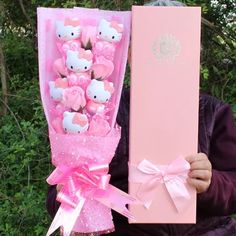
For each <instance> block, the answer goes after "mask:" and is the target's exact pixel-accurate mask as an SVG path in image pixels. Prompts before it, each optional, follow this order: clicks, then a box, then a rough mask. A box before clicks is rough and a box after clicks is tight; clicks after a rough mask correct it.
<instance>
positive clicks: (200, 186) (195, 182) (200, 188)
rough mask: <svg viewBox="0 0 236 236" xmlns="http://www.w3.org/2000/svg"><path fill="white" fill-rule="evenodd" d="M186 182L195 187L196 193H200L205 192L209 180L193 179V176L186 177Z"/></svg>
mask: <svg viewBox="0 0 236 236" xmlns="http://www.w3.org/2000/svg"><path fill="white" fill-rule="evenodd" d="M187 182H188V183H189V184H190V185H191V186H193V187H194V188H196V190H197V193H202V192H205V191H206V190H207V189H208V187H209V185H210V184H209V182H207V181H204V180H201V179H193V178H188V179H187Z"/></svg>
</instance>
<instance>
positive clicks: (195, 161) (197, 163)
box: [186, 153, 212, 171]
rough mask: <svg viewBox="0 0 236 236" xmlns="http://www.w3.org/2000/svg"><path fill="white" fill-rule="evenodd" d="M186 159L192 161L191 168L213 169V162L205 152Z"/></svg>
mask: <svg viewBox="0 0 236 236" xmlns="http://www.w3.org/2000/svg"><path fill="white" fill-rule="evenodd" d="M186 160H187V161H188V162H189V163H190V166H191V170H210V171H211V169H212V166H211V163H210V161H209V160H208V157H207V156H206V155H205V154H204V153H198V154H196V155H192V156H188V157H186Z"/></svg>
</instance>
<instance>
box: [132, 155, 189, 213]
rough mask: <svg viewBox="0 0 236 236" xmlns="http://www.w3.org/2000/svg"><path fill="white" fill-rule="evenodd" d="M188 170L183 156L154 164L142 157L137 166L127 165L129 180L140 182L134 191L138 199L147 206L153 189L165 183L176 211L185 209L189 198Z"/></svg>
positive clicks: (151, 198)
mask: <svg viewBox="0 0 236 236" xmlns="http://www.w3.org/2000/svg"><path fill="white" fill-rule="evenodd" d="M189 170H190V164H189V163H188V162H187V161H186V160H185V159H183V158H177V159H175V160H174V161H173V162H171V163H170V164H169V165H165V166H163V165H162V166H161V165H154V164H153V163H151V162H150V161H148V160H146V159H144V160H143V161H141V162H140V163H139V165H138V166H135V165H130V166H129V181H130V182H133V183H140V184H141V186H140V187H139V189H138V192H137V193H136V196H137V198H138V199H139V200H141V201H142V202H143V203H144V206H145V207H146V208H149V207H150V205H151V203H152V200H153V199H154V198H155V197H158V196H155V191H156V188H157V187H158V185H159V184H165V186H166V189H167V191H168V193H169V195H170V197H171V199H172V200H173V202H174V205H175V207H176V209H177V211H178V212H181V211H182V210H183V209H185V207H186V205H187V204H188V201H187V200H189V199H190V194H189V191H188V189H187V186H186V184H187V182H186V179H187V177H188V172H189Z"/></svg>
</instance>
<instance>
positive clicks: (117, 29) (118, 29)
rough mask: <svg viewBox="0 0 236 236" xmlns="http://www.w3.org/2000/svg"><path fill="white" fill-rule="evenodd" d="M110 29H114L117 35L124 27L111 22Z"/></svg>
mask: <svg viewBox="0 0 236 236" xmlns="http://www.w3.org/2000/svg"><path fill="white" fill-rule="evenodd" d="M110 27H112V28H114V29H115V30H116V31H117V32H118V33H122V32H123V30H124V26H123V25H122V24H119V23H118V22H116V21H111V22H110Z"/></svg>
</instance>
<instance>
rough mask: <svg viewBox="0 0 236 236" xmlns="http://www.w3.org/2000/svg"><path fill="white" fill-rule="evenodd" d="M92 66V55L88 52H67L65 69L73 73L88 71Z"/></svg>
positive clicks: (82, 50) (81, 50)
mask: <svg viewBox="0 0 236 236" xmlns="http://www.w3.org/2000/svg"><path fill="white" fill-rule="evenodd" d="M92 64H93V54H92V52H91V51H90V50H84V49H82V48H80V49H79V51H71V50H68V51H67V55H66V67H67V68H68V69H69V70H70V71H73V72H77V73H78V72H85V71H88V70H89V69H90V68H91V66H92Z"/></svg>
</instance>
